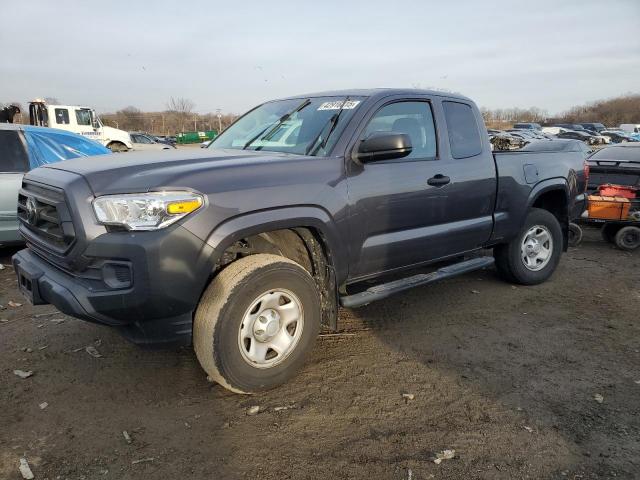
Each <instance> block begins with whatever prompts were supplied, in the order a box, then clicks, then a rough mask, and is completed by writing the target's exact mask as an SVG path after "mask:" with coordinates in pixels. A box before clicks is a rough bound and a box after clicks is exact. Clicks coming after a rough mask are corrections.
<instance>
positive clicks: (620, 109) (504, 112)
mask: <svg viewBox="0 0 640 480" xmlns="http://www.w3.org/2000/svg"><path fill="white" fill-rule="evenodd" d="M480 111H481V112H482V117H483V118H484V122H485V124H486V125H487V127H488V128H497V129H504V128H509V127H511V126H512V125H513V124H514V123H517V122H535V123H540V124H553V123H582V122H589V123H591V122H600V123H604V124H605V125H606V126H608V127H617V126H618V125H620V124H622V123H640V94H634V93H628V94H626V95H621V96H619V97H614V98H609V99H606V100H596V101H595V102H589V103H586V104H584V105H578V106H575V107H571V108H570V109H568V110H566V111H565V112H562V113H560V114H558V115H555V116H550V115H549V114H548V113H547V111H546V110H542V109H540V108H537V107H531V108H526V109H523V108H498V109H494V110H491V109H488V108H481V109H480Z"/></svg>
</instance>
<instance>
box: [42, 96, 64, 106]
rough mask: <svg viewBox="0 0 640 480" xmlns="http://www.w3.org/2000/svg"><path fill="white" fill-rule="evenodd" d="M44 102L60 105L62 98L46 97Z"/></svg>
mask: <svg viewBox="0 0 640 480" xmlns="http://www.w3.org/2000/svg"><path fill="white" fill-rule="evenodd" d="M44 103H48V104H49V105H60V103H62V102H60V100H58V98H57V97H44Z"/></svg>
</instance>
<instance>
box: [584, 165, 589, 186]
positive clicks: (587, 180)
mask: <svg viewBox="0 0 640 480" xmlns="http://www.w3.org/2000/svg"><path fill="white" fill-rule="evenodd" d="M583 172H584V184H585V185H587V184H588V183H589V164H588V163H587V162H584V167H583Z"/></svg>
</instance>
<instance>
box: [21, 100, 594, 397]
mask: <svg viewBox="0 0 640 480" xmlns="http://www.w3.org/2000/svg"><path fill="white" fill-rule="evenodd" d="M550 143H552V142H550ZM543 150H544V149H543ZM586 173H587V171H586V169H585V164H584V155H583V154H582V153H581V152H579V151H550V152H546V151H540V149H538V150H537V151H530V152H524V151H523V152H504V153H495V154H494V153H492V151H491V148H490V144H489V139H488V136H487V133H486V130H485V127H484V124H483V121H482V117H481V115H480V113H479V111H478V108H477V107H476V105H475V104H474V103H473V102H472V101H471V100H469V99H468V98H466V97H463V96H459V95H453V94H448V93H442V92H433V91H423V90H394V89H377V90H354V91H339V92H328V93H318V94H312V95H301V96H295V97H292V98H286V99H282V100H276V101H271V102H267V103H264V104H262V105H260V106H258V107H256V108H255V109H253V110H251V111H249V112H248V113H247V114H245V115H244V116H242V117H241V118H240V119H238V120H237V121H236V122H235V123H234V124H233V125H232V126H230V127H229V128H228V129H227V130H226V131H224V132H223V133H222V134H221V135H220V136H219V137H218V138H217V139H216V140H215V141H214V142H212V144H211V145H210V146H209V148H207V149H197V150H196V149H194V150H188V149H180V150H173V151H167V152H153V153H151V152H140V153H133V154H128V155H121V156H116V157H115V158H114V157H113V156H111V158H105V159H104V160H102V161H101V159H100V157H97V158H94V159H93V160H92V161H91V162H87V161H84V160H70V161H66V162H62V163H57V164H55V165H50V166H47V167H43V168H38V169H35V170H33V171H31V172H29V173H28V174H27V175H26V176H25V178H24V181H23V184H22V189H21V191H20V196H19V199H18V216H19V218H20V231H21V233H22V235H23V236H24V238H25V240H26V242H27V247H28V248H27V249H25V250H22V251H20V252H18V253H17V254H16V255H15V256H14V258H13V263H14V266H15V271H16V273H17V276H18V282H19V285H20V288H21V290H22V292H23V293H24V295H25V296H27V297H28V298H29V300H31V301H32V302H33V303H34V304H47V303H51V304H53V305H55V306H56V307H57V308H58V309H60V310H61V311H62V312H64V313H67V314H69V315H73V316H75V317H78V318H82V319H85V320H88V321H91V322H97V323H100V324H104V325H109V326H112V327H114V328H116V329H118V330H119V331H120V332H122V333H123V334H124V335H125V336H126V337H128V338H129V339H130V340H132V341H134V342H136V343H141V344H152V343H169V342H171V343H173V342H181V343H191V342H193V345H194V349H195V353H196V355H197V357H198V359H199V361H200V363H201V365H202V367H203V368H204V370H206V372H207V373H208V374H209V375H210V376H211V377H212V378H213V379H215V380H216V381H218V382H219V383H220V384H222V385H223V386H225V387H226V388H228V389H230V390H233V391H235V392H244V393H250V392H258V391H261V390H265V389H268V388H272V387H274V386H276V385H278V384H281V383H282V382H284V381H286V380H287V379H288V378H290V377H291V376H292V375H293V374H294V373H295V371H296V370H297V369H298V368H299V367H300V366H301V365H302V363H303V361H304V358H305V355H306V353H307V352H308V351H309V350H310V349H311V347H312V345H313V343H314V341H315V338H316V336H317V334H318V332H319V331H320V329H321V328H322V327H325V328H329V329H335V328H337V320H338V314H337V310H338V306H344V307H351V308H352V307H357V306H359V305H364V304H367V303H370V302H373V301H375V300H381V299H384V298H386V297H388V296H389V295H391V294H393V293H397V292H400V291H403V290H406V289H408V288H411V287H417V286H420V285H425V284H427V283H430V282H433V281H436V280H439V279H442V278H447V277H451V276H454V275H458V274H461V273H465V272H469V271H472V270H475V269H479V268H484V267H488V266H490V265H492V264H493V263H494V262H495V265H496V267H497V270H498V272H499V273H500V274H501V275H502V276H503V277H504V278H506V279H507V280H508V281H510V282H516V283H520V284H524V285H534V284H537V283H540V282H543V281H545V280H547V279H548V278H549V277H550V276H551V275H552V273H553V271H554V270H555V268H556V266H557V265H558V262H559V260H560V256H561V254H562V252H563V251H564V250H566V248H567V231H568V225H569V220H570V218H573V217H578V216H579V215H580V213H581V212H582V208H583V200H584V191H585V185H586ZM488 249H492V254H491V251H490V250H488ZM487 252H490V253H489V254H487ZM372 285H373V286H372ZM425 321H426V320H425Z"/></svg>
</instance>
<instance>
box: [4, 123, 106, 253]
mask: <svg viewBox="0 0 640 480" xmlns="http://www.w3.org/2000/svg"><path fill="white" fill-rule="evenodd" d="M110 153H111V150H109V149H108V148H106V147H103V146H102V145H101V144H99V143H98V142H95V141H94V140H89V139H87V138H84V137H82V136H81V135H77V134H75V133H71V132H67V131H64V130H57V129H55V128H44V127H33V126H30V125H17V124H10V123H0V246H2V245H8V244H12V243H18V242H21V241H22V239H21V237H20V234H19V233H18V216H17V215H18V214H17V203H18V191H19V190H20V187H21V185H22V177H23V175H24V174H25V173H26V172H28V171H29V170H31V169H33V168H36V167H39V166H41V165H46V164H49V163H55V162H60V161H63V160H68V159H71V158H77V157H88V156H92V155H101V154H110Z"/></svg>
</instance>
